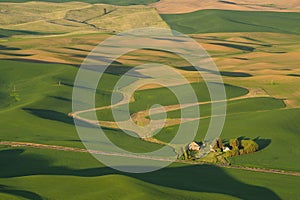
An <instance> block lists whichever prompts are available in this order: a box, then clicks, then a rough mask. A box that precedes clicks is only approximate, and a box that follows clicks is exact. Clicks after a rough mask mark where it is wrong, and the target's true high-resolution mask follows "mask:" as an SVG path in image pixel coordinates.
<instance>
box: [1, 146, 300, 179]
mask: <svg viewBox="0 0 300 200" xmlns="http://www.w3.org/2000/svg"><path fill="white" fill-rule="evenodd" d="M0 145H5V146H10V147H29V148H38V149H50V150H57V151H69V152H82V153H88V152H89V153H92V154H100V155H106V156H118V157H127V158H137V159H146V160H153V161H161V162H170V161H172V160H170V159H167V158H155V157H149V156H141V155H133V154H132V155H131V154H120V153H114V152H105V151H98V150H97V151H96V150H87V149H80V148H73V147H64V146H57V145H47V144H37V143H28V142H11V141H1V142H0ZM175 162H178V163H187V164H194V165H196V164H198V165H199V164H207V163H200V162H193V161H180V160H176V161H175ZM213 166H217V167H222V168H230V169H240V170H246V171H253V172H262V173H270V174H281V175H290V176H297V177H300V173H299V172H292V171H284V170H278V169H263V168H253V167H242V166H228V165H218V164H214V165H213Z"/></svg>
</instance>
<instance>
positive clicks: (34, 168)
mask: <svg viewBox="0 0 300 200" xmlns="http://www.w3.org/2000/svg"><path fill="white" fill-rule="evenodd" d="M0 156H1V158H2V160H3V161H4V162H5V163H7V164H6V165H1V166H0V169H1V170H0V181H1V186H0V198H1V199H5V198H7V199H9V198H11V199H13V198H14V199H33V200H40V199H47V198H49V199H74V196H76V198H75V199H98V198H99V197H100V198H101V199H104V200H106V199H122V200H123V199H124V200H132V199H141V198H143V199H176V200H177V199H178V200H181V199H187V198H188V199H191V200H194V199H195V200H196V199H199V198H201V199H212V200H214V199H215V200H219V199H221V200H227V199H228V200H229V199H230V200H231V199H247V200H252V199H253V200H254V199H274V200H275V199H296V198H295V197H297V196H299V190H298V187H297V186H298V185H299V184H300V179H299V178H298V177H291V176H286V175H274V174H266V173H259V172H248V171H244V170H235V169H225V168H224V169H223V168H218V167H214V166H207V165H200V166H199V165H194V166H193V165H186V164H178V163H177V164H176V163H175V164H172V165H170V166H169V167H168V168H165V169H162V170H159V171H156V172H151V173H146V174H127V173H122V172H118V171H115V170H113V169H110V168H108V167H105V166H104V165H102V164H101V163H99V162H98V161H97V160H95V159H94V158H93V157H92V156H91V155H89V154H87V153H74V152H63V151H61V152H57V151H53V150H45V149H29V148H5V147H1V146H0ZM19 166H22V167H21V168H20V167H19ZM28 183H30V184H28ZM183 183H184V184H183ZM232 188H234V190H233V189H232ZM133 191H134V192H133Z"/></svg>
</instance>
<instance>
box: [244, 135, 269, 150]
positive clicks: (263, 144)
mask: <svg viewBox="0 0 300 200" xmlns="http://www.w3.org/2000/svg"><path fill="white" fill-rule="evenodd" d="M250 139H251V138H248V137H246V136H241V137H238V140H239V141H241V140H250ZM252 140H253V141H254V142H256V143H257V144H258V148H259V149H258V150H259V151H260V150H263V149H265V148H266V147H267V146H269V145H270V144H271V142H272V140H271V139H267V138H260V137H256V138H254V139H252Z"/></svg>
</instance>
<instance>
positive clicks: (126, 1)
mask: <svg viewBox="0 0 300 200" xmlns="http://www.w3.org/2000/svg"><path fill="white" fill-rule="evenodd" d="M28 1H30V0H0V2H16V3H21V2H28ZM43 1H44V2H58V3H61V2H70V1H72V0H63V1H61V0H43ZM79 1H80V2H86V3H105V4H112V5H120V6H129V5H147V4H150V3H154V2H157V0H79Z"/></svg>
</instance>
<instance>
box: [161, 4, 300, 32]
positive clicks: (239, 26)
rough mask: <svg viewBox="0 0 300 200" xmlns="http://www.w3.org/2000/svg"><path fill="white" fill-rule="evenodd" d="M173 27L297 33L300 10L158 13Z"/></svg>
mask: <svg viewBox="0 0 300 200" xmlns="http://www.w3.org/2000/svg"><path fill="white" fill-rule="evenodd" d="M161 16H162V18H163V19H164V20H165V21H166V22H167V23H168V24H169V25H170V26H171V28H172V29H174V30H177V31H180V32H182V33H186V34H192V33H219V32H276V33H293V34H300V28H299V26H298V23H299V20H300V13H279V12H248V11H226V10H203V11H196V12H193V13H187V14H170V15H161Z"/></svg>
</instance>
